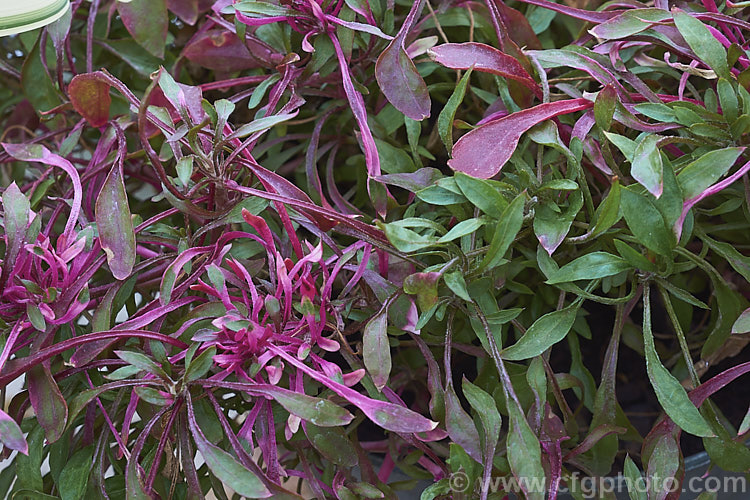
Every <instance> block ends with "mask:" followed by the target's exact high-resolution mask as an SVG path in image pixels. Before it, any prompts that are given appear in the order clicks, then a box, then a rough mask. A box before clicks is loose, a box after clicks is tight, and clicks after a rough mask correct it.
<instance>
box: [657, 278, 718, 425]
mask: <svg viewBox="0 0 750 500" xmlns="http://www.w3.org/2000/svg"><path fill="white" fill-rule="evenodd" d="M643 344H644V351H645V354H646V371H647V372H648V378H649V380H650V381H651V386H652V387H653V388H654V392H656V397H657V399H658V400H659V404H660V405H661V407H662V408H663V409H664V411H665V412H666V413H667V415H668V416H669V418H671V419H672V420H673V421H674V423H676V424H677V425H679V426H680V428H681V429H682V430H684V431H685V432H689V433H690V434H693V435H695V436H700V437H712V436H714V433H713V431H712V430H711V427H710V426H709V425H708V423H707V422H706V420H705V419H704V418H703V415H701V414H700V412H699V411H698V408H696V407H695V405H694V404H693V403H692V402H691V401H690V399H689V398H688V395H687V392H685V388H684V387H682V384H680V381H679V380H677V379H676V378H675V377H674V375H672V374H671V373H669V370H667V369H666V368H664V365H662V363H661V360H660V359H659V355H658V354H657V353H656V347H655V346H654V334H653V333H652V331H651V301H650V298H649V292H648V285H646V288H645V289H644V294H643Z"/></svg>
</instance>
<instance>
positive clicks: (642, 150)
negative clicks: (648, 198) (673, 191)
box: [630, 134, 664, 198]
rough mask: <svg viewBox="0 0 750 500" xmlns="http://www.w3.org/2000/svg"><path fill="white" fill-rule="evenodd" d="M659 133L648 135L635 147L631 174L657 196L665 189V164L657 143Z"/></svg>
mask: <svg viewBox="0 0 750 500" xmlns="http://www.w3.org/2000/svg"><path fill="white" fill-rule="evenodd" d="M659 139H661V137H659V136H658V135H653V134H651V135H647V136H646V137H644V138H643V140H641V141H640V142H639V143H638V145H637V146H636V147H635V151H634V152H633V162H632V164H631V167H630V174H631V175H632V176H633V178H634V179H635V180H637V181H638V182H639V183H640V184H641V185H642V186H643V187H645V188H646V190H648V192H649V193H651V194H652V195H654V196H655V197H656V198H659V197H660V196H661V193H662V191H663V190H664V166H663V164H662V160H661V154H660V153H659V148H657V147H656V143H657V142H658V141H659Z"/></svg>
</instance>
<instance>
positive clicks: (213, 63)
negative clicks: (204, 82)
mask: <svg viewBox="0 0 750 500" xmlns="http://www.w3.org/2000/svg"><path fill="white" fill-rule="evenodd" d="M182 54H183V55H184V56H185V57H186V58H187V59H188V60H189V61H191V62H193V63H195V64H197V65H198V66H202V67H204V68H208V69H212V70H214V71H221V72H222V73H233V72H235V71H242V70H246V69H251V68H257V67H259V66H261V65H262V63H261V62H260V61H258V60H257V59H256V58H255V57H253V54H251V52H250V51H249V50H248V48H247V46H246V45H245V44H244V43H242V41H241V40H240V39H239V38H237V35H236V34H235V33H231V32H229V31H225V30H208V31H206V32H205V33H203V34H201V35H200V36H198V37H196V38H194V39H193V40H191V41H190V43H189V44H187V45H186V46H185V48H184V49H183V51H182Z"/></svg>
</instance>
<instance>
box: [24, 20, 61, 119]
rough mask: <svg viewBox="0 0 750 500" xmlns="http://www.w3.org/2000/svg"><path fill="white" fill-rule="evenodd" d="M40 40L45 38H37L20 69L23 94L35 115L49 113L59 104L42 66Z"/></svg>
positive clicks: (58, 98)
mask: <svg viewBox="0 0 750 500" xmlns="http://www.w3.org/2000/svg"><path fill="white" fill-rule="evenodd" d="M39 31H40V32H41V31H42V30H39ZM40 34H41V33H40ZM42 39H46V37H41V36H40V37H39V39H38V40H37V42H36V43H35V44H34V47H33V48H32V49H31V51H30V52H29V54H28V55H27V56H26V60H25V61H24V63H23V67H22V68H21V86H22V87H23V93H24V95H25V96H26V98H27V99H28V100H29V102H30V103H31V105H32V106H33V107H34V110H35V111H36V112H37V113H40V112H43V111H49V110H50V109H52V108H54V107H55V106H57V105H59V104H60V102H61V100H60V94H59V92H58V90H57V86H56V85H55V84H54V83H52V79H51V78H50V75H49V74H48V73H47V71H46V70H45V68H44V65H43V64H42V58H41V55H40V45H39V44H40V40H42Z"/></svg>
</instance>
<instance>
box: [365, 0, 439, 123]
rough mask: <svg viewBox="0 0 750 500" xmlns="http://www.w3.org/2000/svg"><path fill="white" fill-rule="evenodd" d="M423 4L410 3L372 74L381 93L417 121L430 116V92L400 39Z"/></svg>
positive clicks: (404, 37) (422, 0)
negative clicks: (408, 9)
mask: <svg viewBox="0 0 750 500" xmlns="http://www.w3.org/2000/svg"><path fill="white" fill-rule="evenodd" d="M423 7H424V0H419V1H417V2H414V3H413V5H412V8H411V10H410V11H409V15H408V16H407V17H406V20H405V21H404V24H403V26H401V29H400V30H399V32H398V34H397V35H396V38H394V39H393V40H391V43H389V44H388V47H386V48H385V50H384V51H383V52H382V53H381V54H380V57H378V61H377V63H376V64H375V77H376V78H377V80H378V85H379V86H380V90H382V91H383V94H385V97H386V98H387V99H388V101H389V102H390V103H391V104H393V106H394V107H395V108H396V109H397V110H399V111H401V112H402V113H403V114H405V115H406V116H408V117H409V118H411V119H412V120H417V121H420V120H424V119H425V118H427V117H429V116H430V93H429V92H428V91H427V85H426V84H425V83H424V80H423V79H422V77H421V76H420V74H419V72H418V71H417V68H416V66H414V63H413V62H412V60H411V59H410V58H409V55H408V54H407V53H406V50H405V49H404V40H405V39H406V35H407V34H408V33H409V31H410V30H411V28H412V26H413V25H414V21H415V18H416V16H417V15H418V14H419V13H420V12H421V11H422V8H423Z"/></svg>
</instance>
